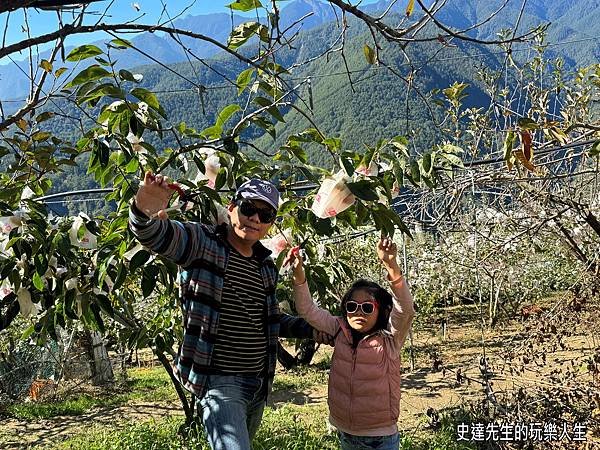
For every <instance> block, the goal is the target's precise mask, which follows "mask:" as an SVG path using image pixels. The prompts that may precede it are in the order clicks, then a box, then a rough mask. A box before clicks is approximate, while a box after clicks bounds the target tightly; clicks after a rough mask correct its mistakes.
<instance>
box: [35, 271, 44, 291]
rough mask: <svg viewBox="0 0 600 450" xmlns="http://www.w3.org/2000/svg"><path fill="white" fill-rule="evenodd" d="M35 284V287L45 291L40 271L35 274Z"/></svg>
mask: <svg viewBox="0 0 600 450" xmlns="http://www.w3.org/2000/svg"><path fill="white" fill-rule="evenodd" d="M32 281H33V285H34V286H35V288H36V289H37V290H38V291H43V290H44V280H42V277H41V276H40V274H39V273H37V272H35V273H34V274H33V280H32Z"/></svg>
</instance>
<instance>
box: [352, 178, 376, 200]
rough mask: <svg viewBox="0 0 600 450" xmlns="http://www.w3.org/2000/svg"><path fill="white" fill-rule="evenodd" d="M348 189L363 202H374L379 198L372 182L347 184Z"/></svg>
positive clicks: (363, 181)
mask: <svg viewBox="0 0 600 450" xmlns="http://www.w3.org/2000/svg"><path fill="white" fill-rule="evenodd" d="M346 186H348V189H350V192H352V193H353V194H354V195H355V196H357V197H358V198H360V199H361V200H366V201H374V200H377V199H378V198H379V195H377V191H376V190H375V187H374V184H373V182H371V181H370V180H360V181H357V182H356V183H347V184H346Z"/></svg>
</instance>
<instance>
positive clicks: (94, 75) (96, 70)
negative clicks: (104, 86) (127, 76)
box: [67, 64, 111, 87]
mask: <svg viewBox="0 0 600 450" xmlns="http://www.w3.org/2000/svg"><path fill="white" fill-rule="evenodd" d="M110 76H111V73H110V72H109V71H108V70H106V69H104V68H103V67H100V66H99V65H97V64H94V65H92V66H90V67H88V68H87V69H84V70H82V71H81V72H79V73H78V74H77V75H76V76H75V78H73V79H72V80H71V82H70V83H68V84H67V86H68V87H71V86H77V85H80V84H83V83H87V82H89V81H96V80H100V79H101V78H107V77H110Z"/></svg>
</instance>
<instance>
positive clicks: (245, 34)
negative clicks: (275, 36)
mask: <svg viewBox="0 0 600 450" xmlns="http://www.w3.org/2000/svg"><path fill="white" fill-rule="evenodd" d="M263 28H264V29H265V30H266V27H265V26H264V25H261V24H260V23H258V22H245V23H242V24H241V25H238V26H237V27H235V28H234V29H233V31H232V32H231V34H230V35H229V39H228V40H227V47H229V48H230V49H232V50H236V49H238V48H239V47H241V46H242V45H244V44H245V43H246V41H247V40H248V39H250V38H251V37H252V35H254V34H261V33H262V34H261V39H262V38H263V36H264V31H262V29H263Z"/></svg>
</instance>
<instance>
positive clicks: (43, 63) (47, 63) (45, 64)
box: [40, 59, 52, 73]
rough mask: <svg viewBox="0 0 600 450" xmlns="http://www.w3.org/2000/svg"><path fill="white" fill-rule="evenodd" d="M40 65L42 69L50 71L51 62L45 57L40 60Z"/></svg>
mask: <svg viewBox="0 0 600 450" xmlns="http://www.w3.org/2000/svg"><path fill="white" fill-rule="evenodd" d="M40 67H41V68H42V69H44V71H45V72H46V73H51V72H52V63H51V62H50V61H48V60H46V59H42V61H41V62H40Z"/></svg>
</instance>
